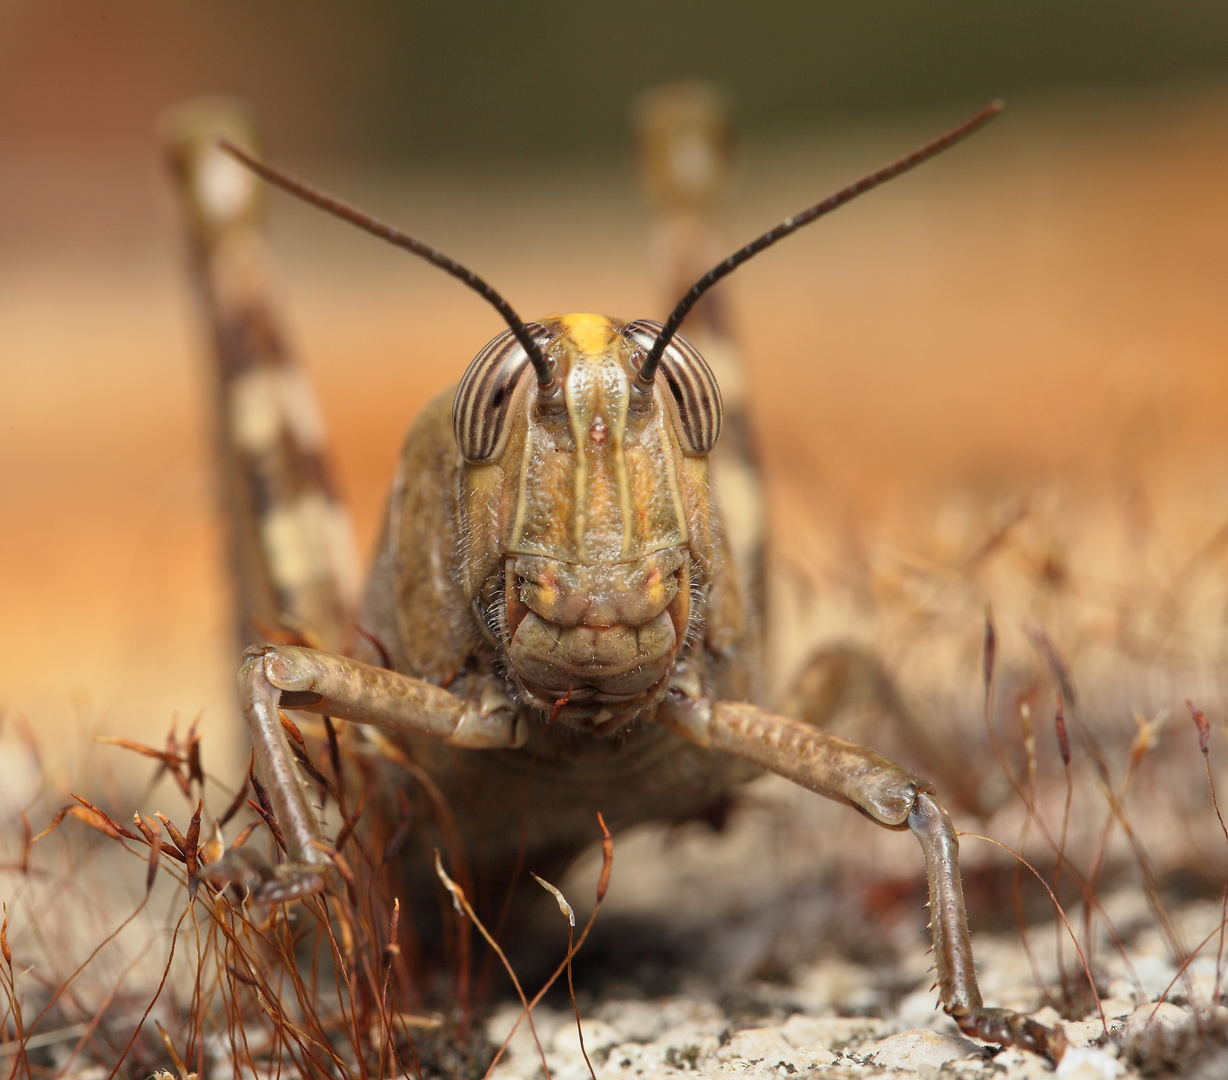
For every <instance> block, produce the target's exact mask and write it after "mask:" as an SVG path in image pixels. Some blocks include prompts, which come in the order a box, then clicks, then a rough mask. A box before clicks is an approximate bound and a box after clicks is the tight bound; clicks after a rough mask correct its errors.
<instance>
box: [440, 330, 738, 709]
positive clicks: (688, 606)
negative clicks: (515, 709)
mask: <svg viewBox="0 0 1228 1080" xmlns="http://www.w3.org/2000/svg"><path fill="white" fill-rule="evenodd" d="M528 329H529V330H530V332H531V333H532V334H533V336H534V339H535V340H536V341H537V342H538V343H539V345H540V347H541V349H542V351H543V353H544V354H545V355H546V356H547V357H548V359H549V361H550V363H551V365H552V367H553V371H554V375H555V381H556V386H555V388H554V390H553V392H550V391H549V390H543V388H542V387H541V386H540V385H539V384H538V383H536V382H535V381H534V379H533V378H532V377H531V374H530V368H529V361H528V357H527V356H526V354H525V351H524V349H523V348H522V347H521V346H520V344H519V342H518V341H517V340H516V339H515V338H514V337H513V336H512V334H511V333H510V332H506V333H504V334H501V335H500V336H499V337H497V338H495V339H494V340H493V341H492V342H491V343H490V344H489V345H487V346H486V348H485V349H483V350H482V351H481V352H480V353H479V354H478V356H477V358H476V359H475V360H474V361H473V363H472V364H471V365H470V367H469V370H468V371H467V372H466V373H465V377H464V379H463V380H462V381H461V384H460V386H459V387H458V388H457V392H456V397H455V399H454V402H453V406H452V418H453V426H454V430H455V434H456V439H457V445H458V448H459V450H460V453H461V456H462V457H463V458H464V459H465V465H464V470H463V471H464V481H463V492H462V499H461V512H462V514H463V515H464V517H465V519H466V521H465V525H466V527H465V528H464V529H462V535H463V536H465V537H466V550H465V552H464V557H463V560H462V561H463V564H464V565H463V571H462V573H463V576H464V578H465V581H464V586H465V589H466V592H467V594H468V598H469V601H470V603H471V604H472V605H473V606H474V609H475V611H476V613H477V614H478V616H479V619H480V622H481V625H482V626H483V627H484V628H485V629H486V633H487V637H488V640H489V642H490V643H491V644H492V645H493V646H494V647H495V649H496V651H497V653H498V655H499V657H500V661H501V663H502V664H503V666H504V670H505V673H506V675H507V676H508V678H509V680H510V681H511V682H512V683H513V684H514V686H515V687H516V689H517V691H518V693H519V695H520V696H521V697H522V699H523V700H524V701H525V702H526V703H527V704H529V705H531V706H533V707H535V708H538V709H541V710H547V711H552V712H555V713H556V715H557V716H558V717H559V718H560V719H562V720H564V721H566V722H569V723H572V724H574V725H577V726H584V727H592V726H598V727H600V728H601V729H602V730H610V729H611V728H613V727H617V726H618V721H620V720H625V719H630V718H631V717H633V716H635V715H638V714H639V713H640V712H643V711H644V710H645V709H647V708H650V707H651V706H653V705H655V704H656V702H657V701H659V700H660V698H661V697H662V696H663V695H664V693H665V691H666V689H667V687H668V683H669V676H670V674H671V673H672V671H673V669H674V666H675V665H676V663H677V662H678V660H679V659H680V657H681V656H682V655H683V654H684V653H685V651H686V649H687V645H688V641H689V638H690V637H691V636H692V634H693V629H694V626H695V625H697V624H698V622H699V621H700V620H702V617H703V600H704V597H705V596H706V584H707V567H708V566H709V564H710V562H711V550H710V544H711V529H710V522H709V520H708V517H709V513H710V512H709V504H708V494H707V453H708V451H709V450H711V448H712V445H713V443H714V442H715V440H716V436H717V434H718V433H719V430H720V410H721V403H720V393H719V390H718V389H717V385H716V380H715V379H714V378H713V376H712V373H711V371H710V369H709V368H708V365H707V364H706V363H705V362H704V360H703V358H702V357H701V356H700V355H699V353H698V352H696V351H695V349H694V348H692V347H691V346H690V345H689V344H688V343H687V342H686V341H684V340H682V339H680V338H675V340H674V342H673V343H672V344H671V346H670V348H669V349H668V350H667V351H666V353H665V355H664V357H663V359H662V364H661V373H662V375H663V378H659V379H655V380H654V381H653V382H652V383H646V382H645V381H644V380H642V379H640V378H639V377H638V376H639V368H640V365H641V364H642V363H643V361H644V358H645V357H646V355H647V352H648V349H649V348H650V347H651V344H652V341H653V340H654V338H655V336H656V332H657V329H658V327H657V325H656V324H654V323H647V322H636V323H629V324H628V323H622V322H619V321H617V320H614V319H608V318H606V317H604V316H599V315H563V316H557V317H552V318H549V319H547V320H545V321H543V322H542V323H537V324H530V326H529V327H528ZM564 699H565V701H566V703H565V704H564V705H562V706H561V707H559V705H558V703H559V702H560V701H561V700H564Z"/></svg>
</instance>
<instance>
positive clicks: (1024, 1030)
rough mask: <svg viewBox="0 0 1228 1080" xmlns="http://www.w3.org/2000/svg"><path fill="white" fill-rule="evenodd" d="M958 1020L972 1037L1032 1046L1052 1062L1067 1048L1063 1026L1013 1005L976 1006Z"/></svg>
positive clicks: (965, 1032)
mask: <svg viewBox="0 0 1228 1080" xmlns="http://www.w3.org/2000/svg"><path fill="white" fill-rule="evenodd" d="M955 1022H956V1023H957V1024H958V1025H959V1030H960V1031H962V1032H963V1033H964V1034H965V1035H967V1036H969V1037H970V1038H973V1039H980V1040H981V1041H982V1042H990V1043H1002V1044H1003V1045H1004V1046H1014V1047H1018V1048H1019V1049H1021V1050H1031V1051H1032V1053H1034V1054H1040V1055H1041V1056H1042V1057H1046V1058H1048V1059H1049V1060H1050V1061H1052V1062H1058V1061H1061V1060H1062V1055H1063V1054H1064V1053H1065V1052H1066V1036H1065V1035H1064V1034H1063V1033H1062V1032H1061V1031H1060V1030H1055V1029H1054V1028H1049V1027H1045V1025H1044V1024H1042V1023H1040V1022H1039V1021H1036V1020H1033V1019H1032V1018H1031V1017H1030V1016H1024V1015H1023V1014H1022V1013H1017V1012H1012V1011H1011V1010H1010V1009H988V1008H979V1009H973V1010H972V1011H971V1012H969V1013H967V1014H966V1015H964V1016H958V1017H956V1018H955Z"/></svg>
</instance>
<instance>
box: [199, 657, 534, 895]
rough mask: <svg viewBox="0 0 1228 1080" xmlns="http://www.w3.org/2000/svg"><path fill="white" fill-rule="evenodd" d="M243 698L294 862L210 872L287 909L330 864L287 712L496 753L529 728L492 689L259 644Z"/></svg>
mask: <svg viewBox="0 0 1228 1080" xmlns="http://www.w3.org/2000/svg"><path fill="white" fill-rule="evenodd" d="M239 699H240V704H241V706H242V708H243V715H244V717H245V719H246V720H247V726H248V730H249V732H250V733H251V740H252V746H253V748H254V749H255V752H256V768H257V770H258V772H259V773H260V776H261V777H262V779H263V781H264V784H265V786H266V787H267V788H268V792H269V798H270V800H271V801H272V803H273V812H274V814H275V815H276V817H277V822H278V825H279V826H280V828H281V832H282V836H283V837H284V839H285V842H286V853H287V855H288V856H289V861H288V862H287V863H285V864H283V865H282V866H279V867H278V868H277V869H276V871H269V872H261V871H260V870H259V869H253V865H252V863H251V862H250V861H249V860H246V859H244V858H242V857H238V856H236V857H235V858H234V859H232V860H231V861H230V862H227V861H225V860H223V862H222V863H221V864H218V865H216V866H215V867H214V868H213V869H211V871H210V873H209V876H210V879H211V880H213V881H215V882H221V881H228V880H241V881H243V882H244V883H245V884H248V885H251V886H252V887H253V889H254V893H255V896H256V899H257V900H260V901H264V902H270V903H280V902H283V901H286V900H294V899H298V898H300V897H303V896H307V895H310V894H311V893H314V892H319V891H320V890H321V889H322V888H323V887H324V881H325V877H326V876H327V873H328V870H329V868H330V865H331V863H330V860H329V856H328V854H327V851H326V847H327V845H326V844H325V843H324V835H323V833H322V831H321V828H320V820H319V817H318V815H317V814H316V812H315V808H314V807H313V806H312V801H311V798H312V796H311V791H310V789H309V788H308V786H307V783H306V781H305V780H304V779H303V777H302V775H301V774H300V772H299V769H298V766H297V764H296V763H295V760H294V754H293V752H292V750H291V749H290V742H289V739H288V737H287V735H286V730H285V728H284V726H283V725H282V723H281V717H280V716H279V710H280V709H282V708H288V709H302V710H307V711H309V712H317V713H324V714H326V715H328V716H334V717H338V718H340V719H343V720H352V721H355V722H357V723H361V724H371V725H373V726H375V727H379V728H383V729H384V730H386V731H394V732H401V733H414V734H423V735H435V736H437V737H439V738H442V739H444V740H445V741H447V742H449V743H452V744H453V745H455V746H464V747H469V748H472V749H496V748H504V747H515V746H521V745H523V744H524V741H525V739H526V738H527V734H528V732H527V725H526V723H525V720H524V718H523V717H521V716H519V715H517V712H516V710H515V709H514V708H513V706H512V704H511V702H510V701H509V700H508V699H507V698H506V697H504V696H503V695H501V694H498V693H495V692H493V691H492V688H489V687H488V688H486V690H485V692H478V693H475V694H473V695H468V696H466V697H463V698H462V697H458V696H457V695H456V694H453V693H450V692H449V691H447V690H444V689H442V688H441V687H438V686H436V685H434V683H429V682H425V681H423V680H422V679H415V678H412V677H410V676H408V675H401V674H399V673H398V672H395V671H389V670H387V669H386V668H377V667H372V666H371V665H369V664H364V663H361V662H360V661H357V660H351V659H349V658H348V657H345V656H337V655H335V654H333V653H326V652H321V651H318V650H316V649H304V648H297V647H292V646H276V645H255V646H252V647H251V648H249V649H248V650H247V652H246V653H244V663H243V666H242V668H240V670H239Z"/></svg>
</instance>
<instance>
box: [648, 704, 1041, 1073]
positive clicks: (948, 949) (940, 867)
mask: <svg viewBox="0 0 1228 1080" xmlns="http://www.w3.org/2000/svg"><path fill="white" fill-rule="evenodd" d="M657 719H658V720H660V721H661V722H662V723H665V724H666V725H667V726H669V727H671V728H673V729H674V730H675V731H677V732H678V733H679V734H681V735H684V736H685V737H686V738H688V739H690V740H691V741H693V742H696V743H699V744H700V745H701V746H709V747H712V748H713V749H716V750H724V751H726V752H727V753H730V754H736V755H737V756H738V757H741V758H745V759H746V760H748V761H751V762H754V764H756V765H759V766H761V767H762V768H764V769H769V770H771V771H772V772H774V773H779V774H780V775H781V776H784V777H786V778H788V779H789V780H792V781H794V782H795V783H798V784H801V785H802V786H803V787H806V788H809V789H810V790H811V791H816V792H818V793H819V794H820V795H826V796H827V797H828V798H832V799H839V800H841V801H843V802H848V803H851V804H852V805H853V806H855V807H857V808H858V809H859V810H861V811H863V812H864V813H865V814H867V815H868V816H869V817H871V818H873V819H874V820H875V821H877V822H878V823H879V824H881V825H886V826H887V827H889V828H895V829H902V828H904V827H908V828H910V829H911V830H912V831H913V834H914V835H915V836H916V837H917V839H918V840H919V841H920V842H921V850H922V851H923V852H924V854H925V873H926V879H927V881H928V883H929V906H930V928H931V932H932V934H933V938H934V961H935V964H936V966H937V974H938V990H939V995H940V997H941V1000H942V1006H943V1008H944V1009H945V1010H946V1012H947V1013H948V1014H949V1015H950V1016H952V1017H953V1018H954V1019H955V1022H956V1023H957V1024H958V1025H959V1028H960V1030H961V1031H962V1032H964V1034H965V1035H971V1036H973V1037H974V1038H977V1039H983V1040H985V1041H986V1042H1000V1043H1006V1044H1009V1045H1012V1046H1019V1047H1022V1048H1024V1049H1026V1050H1032V1051H1035V1052H1037V1053H1041V1054H1045V1055H1047V1056H1049V1057H1051V1058H1053V1059H1055V1060H1056V1059H1057V1058H1060V1057H1061V1054H1062V1051H1063V1049H1064V1047H1065V1040H1064V1038H1063V1036H1062V1035H1061V1033H1060V1032H1056V1031H1053V1030H1051V1029H1050V1028H1047V1027H1045V1026H1044V1025H1043V1024H1039V1023H1037V1022H1036V1021H1035V1020H1032V1019H1031V1018H1030V1017H1027V1016H1023V1015H1021V1014H1019V1013H1015V1012H1012V1011H1010V1010H1008V1009H991V1008H986V1007H985V1005H984V1004H982V1002H981V992H980V990H979V989H978V988H977V984H976V972H975V970H974V968H973V962H972V941H971V939H970V937H969V934H968V918H967V915H966V913H965V909H964V892H963V885H962V884H961V882H960V877H959V842H958V840H957V839H956V837H955V829H954V827H953V826H952V824H951V818H950V816H949V815H948V814H947V812H946V810H945V809H943V807H942V804H941V803H940V802H939V801H938V800H937V798H935V796H934V793H933V789H932V788H931V787H930V785H929V784H927V783H925V782H924V781H922V780H919V779H917V777H915V776H913V775H912V774H911V773H909V772H907V771H905V770H904V769H902V768H901V767H900V766H899V765H896V764H894V763H893V762H891V761H888V760H887V759H886V758H885V757H882V756H881V755H879V754H876V753H874V751H873V750H867V749H866V748H865V747H862V746H858V745H857V744H856V743H851V742H849V741H847V740H846V739H842V738H840V737H839V736H837V735H832V734H830V733H828V732H825V731H820V730H818V729H817V728H813V727H811V726H810V725H808V724H804V723H802V722H801V721H798V720H790V719H788V718H786V717H783V716H777V715H775V714H773V713H769V712H767V711H766V710H764V709H760V708H757V707H756V706H754V705H745V704H737V703H733V702H726V701H717V702H712V701H709V700H706V699H698V700H696V699H688V698H685V697H683V696H682V695H681V694H677V693H675V694H673V695H671V697H670V698H669V699H667V701H666V702H665V703H664V704H663V705H662V707H661V709H660V710H659V712H658V714H657Z"/></svg>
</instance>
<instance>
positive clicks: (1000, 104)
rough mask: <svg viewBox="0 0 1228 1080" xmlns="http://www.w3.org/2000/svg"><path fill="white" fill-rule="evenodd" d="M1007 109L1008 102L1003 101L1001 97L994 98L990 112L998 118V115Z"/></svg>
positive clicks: (990, 104)
mask: <svg viewBox="0 0 1228 1080" xmlns="http://www.w3.org/2000/svg"><path fill="white" fill-rule="evenodd" d="M1005 108H1006V102H1005V101H1003V100H1002V99H1001V98H1000V97H999V98H994V99H993V101H991V102H990V103H989V109H988V111H989V112H990V113H992V114H993V115H994V116H997V115H998V113H1000V112H1001V111H1002V110H1003V109H1005Z"/></svg>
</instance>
